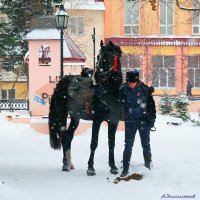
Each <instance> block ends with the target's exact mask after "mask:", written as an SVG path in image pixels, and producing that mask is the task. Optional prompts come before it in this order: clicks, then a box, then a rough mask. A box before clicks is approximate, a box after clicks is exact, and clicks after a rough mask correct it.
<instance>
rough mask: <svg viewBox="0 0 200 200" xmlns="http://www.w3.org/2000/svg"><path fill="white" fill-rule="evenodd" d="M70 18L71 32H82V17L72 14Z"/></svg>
mask: <svg viewBox="0 0 200 200" xmlns="http://www.w3.org/2000/svg"><path fill="white" fill-rule="evenodd" d="M70 20H71V33H73V34H77V35H80V34H84V17H80V16H74V17H71V18H70Z"/></svg>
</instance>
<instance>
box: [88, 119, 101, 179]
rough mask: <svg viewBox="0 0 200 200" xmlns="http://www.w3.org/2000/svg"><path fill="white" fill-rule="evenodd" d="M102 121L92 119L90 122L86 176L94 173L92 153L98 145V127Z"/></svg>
mask: <svg viewBox="0 0 200 200" xmlns="http://www.w3.org/2000/svg"><path fill="white" fill-rule="evenodd" d="M101 123H102V121H100V120H95V119H94V120H93V124H92V139H91V143H90V158H89V160H88V169H87V175H88V176H94V175H96V172H95V169H94V153H95V150H96V148H97V146H98V138H99V129H100V126H101Z"/></svg>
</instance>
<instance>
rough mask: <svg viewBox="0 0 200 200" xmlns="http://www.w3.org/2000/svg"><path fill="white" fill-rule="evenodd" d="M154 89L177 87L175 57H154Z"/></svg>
mask: <svg viewBox="0 0 200 200" xmlns="http://www.w3.org/2000/svg"><path fill="white" fill-rule="evenodd" d="M152 66H153V71H152V83H153V86H154V87H175V56H153V57H152Z"/></svg>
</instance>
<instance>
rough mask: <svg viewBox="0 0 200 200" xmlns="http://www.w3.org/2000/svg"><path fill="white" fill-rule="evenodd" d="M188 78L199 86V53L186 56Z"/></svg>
mask: <svg viewBox="0 0 200 200" xmlns="http://www.w3.org/2000/svg"><path fill="white" fill-rule="evenodd" d="M188 80H190V81H191V82H192V84H193V86H194V87H200V55H194V56H188Z"/></svg>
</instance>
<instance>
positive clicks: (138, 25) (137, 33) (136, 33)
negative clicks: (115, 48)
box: [124, 0, 140, 35]
mask: <svg viewBox="0 0 200 200" xmlns="http://www.w3.org/2000/svg"><path fill="white" fill-rule="evenodd" d="M128 2H130V3H131V8H133V6H135V5H138V7H137V8H135V10H136V11H138V16H137V17H138V23H134V22H133V21H134V20H133V19H134V18H135V16H136V15H137V13H136V15H135V16H134V13H135V10H134V12H130V9H129V10H126V8H128V6H126V3H128ZM133 4H135V5H133ZM127 12H130V13H129V15H130V16H129V17H130V23H126V20H127V19H126V15H127ZM136 20H137V19H136ZM127 27H130V33H127V32H126V31H125V30H126V28H127ZM134 28H137V29H138V32H134V30H133V29H134ZM124 35H140V2H139V1H138V2H134V1H133V0H124Z"/></svg>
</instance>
